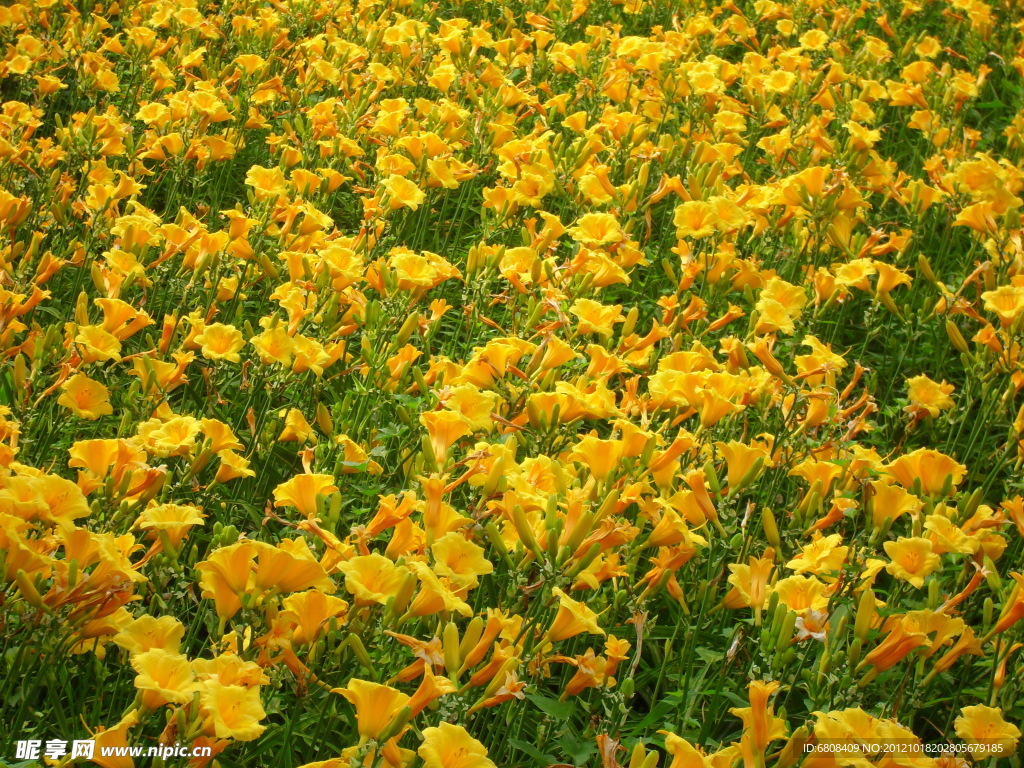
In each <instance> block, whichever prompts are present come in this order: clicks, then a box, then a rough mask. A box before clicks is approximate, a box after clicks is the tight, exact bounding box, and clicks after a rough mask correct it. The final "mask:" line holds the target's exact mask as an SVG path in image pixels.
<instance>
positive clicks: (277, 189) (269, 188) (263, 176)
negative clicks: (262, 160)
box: [245, 165, 288, 200]
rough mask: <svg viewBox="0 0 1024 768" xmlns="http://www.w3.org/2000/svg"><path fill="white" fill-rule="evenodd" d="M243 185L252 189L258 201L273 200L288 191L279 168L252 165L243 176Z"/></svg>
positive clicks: (286, 183) (285, 180) (286, 181)
mask: <svg viewBox="0 0 1024 768" xmlns="http://www.w3.org/2000/svg"><path fill="white" fill-rule="evenodd" d="M245 183H246V184H248V185H249V186H250V187H252V188H253V192H255V193H256V198H257V199H258V200H269V199H274V198H277V197H280V196H281V195H284V194H285V193H286V192H287V191H288V180H287V179H286V178H285V176H284V172H283V171H282V170H281V169H280V168H264V167H263V166H261V165H254V166H252V167H251V168H250V169H249V170H248V172H247V173H246V174H245Z"/></svg>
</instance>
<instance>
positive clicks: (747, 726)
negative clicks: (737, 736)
mask: <svg viewBox="0 0 1024 768" xmlns="http://www.w3.org/2000/svg"><path fill="white" fill-rule="evenodd" d="M779 685H780V683H778V682H771V683H769V682H765V681H762V680H751V681H750V683H749V684H748V686H747V696H748V698H749V701H750V706H749V707H733V708H732V709H730V710H729V712H730V713H732V714H733V715H735V716H736V717H738V718H740V719H741V720H743V730H744V732H745V733H749V735H750V744H751V747H752V748H753V750H754V752H755V754H757V755H762V756H763V755H764V751H765V750H766V749H767V748H768V744H769V743H771V742H772V741H775V740H776V739H782V738H785V736H786V721H785V720H783V719H782V718H781V717H776V716H775V714H774V708H773V707H769V706H768V698H769V697H770V696H771V695H772V694H773V693H775V691H776V690H778V688H779Z"/></svg>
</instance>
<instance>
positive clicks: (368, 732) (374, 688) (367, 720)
mask: <svg viewBox="0 0 1024 768" xmlns="http://www.w3.org/2000/svg"><path fill="white" fill-rule="evenodd" d="M331 693H340V694H341V695H342V696H344V697H345V698H346V699H348V701H349V703H351V704H352V706H353V707H355V710H356V727H357V729H358V730H359V739H360V741H363V740H367V739H376V738H377V737H378V736H379V735H380V734H381V733H383V732H384V729H385V728H387V727H388V725H389V724H390V723H391V721H392V720H393V719H394V718H395V716H396V715H398V713H399V712H401V711H402V708H403V707H405V706H407V705H408V704H409V701H410V698H409V696H407V695H406V694H404V693H402V692H401V691H399V690H396V689H394V688H392V687H391V686H389V685H381V684H380V683H371V682H369V681H368V680H360V679H359V678H356V677H353V678H352V679H351V680H349V681H348V685H347V686H346V687H344V688H332V689H331Z"/></svg>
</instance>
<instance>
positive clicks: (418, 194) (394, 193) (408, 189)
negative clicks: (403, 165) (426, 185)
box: [384, 173, 426, 211]
mask: <svg viewBox="0 0 1024 768" xmlns="http://www.w3.org/2000/svg"><path fill="white" fill-rule="evenodd" d="M384 191H385V192H386V193H387V196H388V207H389V208H390V209H391V210H392V211H396V210H398V209H399V208H411V209H412V210H414V211H415V210H416V209H417V208H419V207H420V203H422V202H423V201H424V200H425V199H426V195H425V194H424V193H423V190H422V189H420V188H419V187H417V186H416V185H415V184H414V183H413V182H411V181H409V180H408V179H407V178H405V177H404V176H399V175H398V174H395V173H393V174H391V175H390V176H388V177H387V179H385V180H384Z"/></svg>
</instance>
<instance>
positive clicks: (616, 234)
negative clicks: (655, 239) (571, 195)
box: [567, 213, 626, 247]
mask: <svg viewBox="0 0 1024 768" xmlns="http://www.w3.org/2000/svg"><path fill="white" fill-rule="evenodd" d="M567 232H568V233H569V236H570V237H572V239H573V240H575V241H576V242H579V243H583V244H584V245H588V246H591V247H593V246H601V245H610V244H612V243H620V242H622V241H623V240H625V239H626V233H625V232H623V231H622V227H621V226H620V225H619V222H618V221H617V220H616V218H615V217H614V216H612V215H611V214H610V213H588V214H586V215H584V216H582V217H580V219H579V220H578V221H577V222H576V225H575V226H573V227H569V229H568V230H567Z"/></svg>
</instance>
